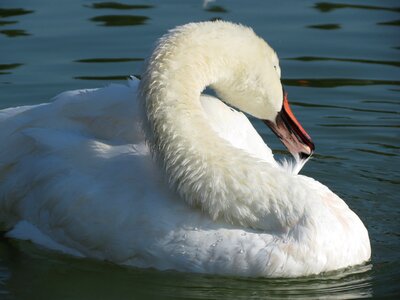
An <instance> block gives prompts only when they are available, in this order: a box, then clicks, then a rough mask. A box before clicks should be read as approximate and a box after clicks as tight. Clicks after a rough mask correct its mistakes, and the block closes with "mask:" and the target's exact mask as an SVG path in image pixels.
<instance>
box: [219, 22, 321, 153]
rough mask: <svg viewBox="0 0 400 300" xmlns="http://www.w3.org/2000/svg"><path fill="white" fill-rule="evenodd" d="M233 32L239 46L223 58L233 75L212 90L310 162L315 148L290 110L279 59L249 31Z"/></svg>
mask: <svg viewBox="0 0 400 300" xmlns="http://www.w3.org/2000/svg"><path fill="white" fill-rule="evenodd" d="M234 26H238V25H234ZM235 31H236V32H237V31H241V34H238V35H240V44H239V45H236V46H237V47H235V46H232V45H230V46H229V47H234V54H233V55H225V56H224V61H225V64H226V66H227V69H230V70H231V71H232V72H229V73H227V75H226V76H225V77H222V79H220V80H219V81H218V82H216V83H215V84H213V87H214V89H215V90H216V92H217V94H218V95H219V96H220V97H221V98H222V99H223V100H224V101H225V102H227V103H229V104H231V105H233V106H235V107H237V108H239V109H240V110H242V111H244V112H246V113H248V114H250V115H252V116H254V117H256V118H258V119H261V120H263V121H264V123H265V124H267V125H268V126H269V127H270V128H271V130H272V131H273V132H274V133H275V134H276V135H277V136H278V138H279V139H280V140H281V141H282V143H283V144H284V145H285V146H286V147H287V148H288V150H289V152H290V153H291V154H292V155H293V156H294V157H295V158H296V159H297V158H300V159H302V160H305V159H307V158H309V157H310V156H311V155H312V153H313V152H314V149H315V147H314V144H313V142H312V140H311V138H310V136H309V135H308V134H307V132H306V131H305V130H304V128H303V127H302V126H301V124H300V122H299V121H298V120H297V119H296V117H295V116H294V114H293V112H292V110H291V109H290V106H289V101H288V98H287V93H285V91H284V89H283V87H282V84H281V80H280V79H281V69H280V66H279V59H278V56H277V55H276V53H275V51H274V50H273V49H272V48H271V47H270V46H269V45H268V44H267V43H266V42H265V41H264V40H263V39H261V38H259V37H258V36H257V35H256V34H255V33H254V32H253V31H252V30H251V29H249V28H246V27H243V26H239V27H236V28H235ZM234 39H235V40H238V38H237V37H233V38H232V40H234ZM237 43H238V42H237V41H236V44H237ZM234 45H235V44H234ZM229 52H230V51H229V50H228V51H226V53H229Z"/></svg>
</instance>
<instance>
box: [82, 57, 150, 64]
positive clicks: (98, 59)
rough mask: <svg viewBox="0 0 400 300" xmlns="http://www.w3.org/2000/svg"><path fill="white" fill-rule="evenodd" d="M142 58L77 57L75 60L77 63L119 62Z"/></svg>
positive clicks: (141, 59)
mask: <svg viewBox="0 0 400 300" xmlns="http://www.w3.org/2000/svg"><path fill="white" fill-rule="evenodd" d="M143 60H144V59H143V58H136V57H134V58H128V57H117V58H85V59H78V60H75V62H79V63H119V62H129V61H143Z"/></svg>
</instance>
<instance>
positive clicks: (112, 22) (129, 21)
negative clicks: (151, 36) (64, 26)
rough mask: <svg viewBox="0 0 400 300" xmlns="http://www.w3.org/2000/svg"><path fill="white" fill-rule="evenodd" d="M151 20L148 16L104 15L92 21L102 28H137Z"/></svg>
mask: <svg viewBox="0 0 400 300" xmlns="http://www.w3.org/2000/svg"><path fill="white" fill-rule="evenodd" d="M148 19H150V18H149V17H146V16H135V15H104V16H97V17H93V18H91V19H90V20H91V21H93V22H100V23H102V24H101V25H102V26H137V25H143V24H145V23H146V21H147V20H148Z"/></svg>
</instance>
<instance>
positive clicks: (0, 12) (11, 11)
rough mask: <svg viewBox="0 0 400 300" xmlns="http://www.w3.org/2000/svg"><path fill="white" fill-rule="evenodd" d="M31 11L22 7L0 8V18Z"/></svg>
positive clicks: (31, 11)
mask: <svg viewBox="0 0 400 300" xmlns="http://www.w3.org/2000/svg"><path fill="white" fill-rule="evenodd" d="M31 13H33V10H28V9H23V8H0V18H8V17H15V16H21V15H26V14H31Z"/></svg>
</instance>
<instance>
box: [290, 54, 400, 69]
mask: <svg viewBox="0 0 400 300" xmlns="http://www.w3.org/2000/svg"><path fill="white" fill-rule="evenodd" d="M285 60H298V61H340V62H351V63H362V64H378V65H388V66H393V67H400V61H387V60H372V59H355V58H336V57H316V56H299V57H293V58H285Z"/></svg>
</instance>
